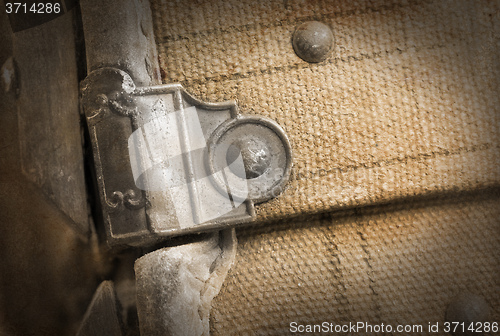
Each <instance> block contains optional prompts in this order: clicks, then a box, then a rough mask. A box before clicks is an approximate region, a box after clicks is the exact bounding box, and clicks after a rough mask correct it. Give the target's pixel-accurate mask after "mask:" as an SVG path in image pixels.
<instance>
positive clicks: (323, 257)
mask: <svg viewBox="0 0 500 336" xmlns="http://www.w3.org/2000/svg"><path fill="white" fill-rule="evenodd" d="M499 219H500V193H499V192H498V190H496V192H494V193H490V194H474V195H471V196H468V197H465V198H462V199H456V198H452V199H441V200H433V201H432V202H429V201H425V202H414V203H411V204H407V203H406V204H401V205H392V206H382V207H376V208H365V209H362V210H356V211H355V212H354V211H352V212H351V213H350V214H343V215H342V216H338V215H337V216H331V217H330V216H324V217H323V218H316V219H313V220H311V219H303V220H298V221H293V222H290V221H284V222H281V223H278V224H274V225H271V226H268V227H260V228H246V229H242V230H240V231H239V232H238V239H239V246H238V255H237V257H236V264H235V266H234V267H233V269H232V270H231V271H230V272H229V275H228V277H227V278H226V282H225V284H224V286H223V288H222V290H221V292H220V294H219V296H217V297H216V298H215V299H214V302H213V303H212V313H211V331H212V332H211V334H212V335H289V334H291V333H290V323H291V322H293V321H295V322H297V323H299V324H304V325H305V324H321V323H322V322H324V321H327V322H331V323H336V324H341V325H343V324H348V323H349V322H352V323H357V322H367V323H370V324H372V325H375V324H378V325H380V324H381V323H384V324H385V325H387V324H390V325H392V326H393V327H394V328H396V326H397V325H406V324H408V325H422V326H424V329H423V331H424V332H423V333H407V335H417V334H418V335H420V334H424V335H429V334H430V335H436V334H432V333H429V332H428V330H427V329H426V328H428V325H429V323H432V324H435V323H436V322H439V323H440V325H441V328H440V333H438V334H439V335H444V334H446V333H444V332H443V328H442V326H443V322H444V318H445V311H446V308H447V306H448V304H449V303H450V301H452V299H453V298H454V297H455V296H456V295H458V294H460V293H461V292H462V291H469V292H471V293H474V294H475V295H479V296H482V297H483V298H485V299H486V300H487V302H488V304H489V305H490V307H491V309H492V312H493V313H492V315H491V317H490V318H491V321H497V322H498V321H499V320H500V254H499V251H500V220H499ZM360 334H361V335H364V334H367V333H363V332H361V333H360ZM368 334H369V333H368ZM373 334H377V335H380V334H381V333H373ZM388 334H389V335H403V334H404V333H397V332H395V330H394V331H393V333H388ZM490 335H498V333H491V334H490Z"/></svg>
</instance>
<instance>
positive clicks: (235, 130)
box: [207, 115, 292, 203]
mask: <svg viewBox="0 0 500 336" xmlns="http://www.w3.org/2000/svg"><path fill="white" fill-rule="evenodd" d="M255 140H258V141H255ZM245 141H247V142H252V143H264V144H265V146H266V151H269V158H270V160H267V158H266V160H265V161H264V162H266V164H269V167H267V168H266V169H265V171H264V172H263V173H262V174H261V175H259V176H256V177H252V178H241V177H240V176H241V175H239V176H238V175H237V174H235V173H234V172H232V171H231V170H230V169H225V168H227V167H228V162H227V160H226V154H227V150H228V149H229V148H230V146H231V145H232V144H233V143H236V142H238V143H242V142H243V143H245ZM207 162H208V169H209V171H210V175H211V176H212V178H213V180H214V181H215V185H216V186H217V187H218V188H219V190H221V191H222V192H224V193H228V194H229V195H230V196H231V197H233V198H234V197H237V198H240V199H249V200H252V201H253V202H254V203H261V202H264V201H267V200H269V199H271V198H274V197H276V196H277V195H279V194H280V193H281V192H282V191H283V188H284V186H285V184H286V183H287V182H288V180H289V178H290V173H291V168H292V150H291V146H290V142H289V141H288V137H287V136H286V133H285V132H284V131H283V129H282V128H281V127H280V126H279V125H278V124H277V123H276V122H274V121H273V120H271V119H268V118H264V117H258V116H244V115H239V116H237V117H236V118H234V119H230V120H228V121H226V122H224V123H223V124H221V125H220V126H219V127H218V128H217V129H216V130H215V131H214V133H213V134H212V135H211V136H210V138H209V140H208V160H207ZM245 168H246V167H245ZM222 171H224V174H221V173H220V172H222ZM235 179H238V181H240V182H243V183H246V184H245V186H246V187H245V188H238V187H237V186H236V187H235V186H234V185H229V184H228V182H227V181H228V180H233V181H234V180H235ZM236 185H238V184H236ZM239 185H241V183H240V184H239ZM245 189H246V190H245Z"/></svg>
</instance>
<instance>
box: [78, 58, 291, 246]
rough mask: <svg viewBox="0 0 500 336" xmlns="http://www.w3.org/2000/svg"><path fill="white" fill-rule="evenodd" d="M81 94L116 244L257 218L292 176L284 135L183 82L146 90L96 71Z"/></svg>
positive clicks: (124, 77)
mask: <svg viewBox="0 0 500 336" xmlns="http://www.w3.org/2000/svg"><path fill="white" fill-rule="evenodd" d="M81 93H82V107H83V110H84V113H85V116H86V119H87V124H88V128H89V134H90V140H91V144H92V150H93V156H94V166H95V173H96V178H97V185H98V190H99V196H100V205H101V208H102V213H103V217H104V223H105V228H106V234H107V239H108V244H110V245H116V244H127V245H132V246H142V245H145V244H152V243H154V242H157V241H159V240H161V239H162V238H164V237H169V236H174V235H181V234H186V233H192V232H201V231H207V230H212V229H222V228H226V227H231V226H234V225H237V224H241V223H246V222H250V221H252V220H253V219H255V209H254V204H255V203H260V202H264V201H266V200H269V199H271V198H273V197H276V196H277V195H278V194H279V193H280V192H281V191H282V190H283V187H284V185H285V184H286V182H287V181H288V179H289V177H290V171H291V165H292V153H291V147H290V143H289V141H288V138H287V136H286V134H285V132H284V131H283V129H282V128H281V127H280V126H279V125H277V124H276V123H275V122H274V121H272V120H270V119H267V118H263V117H257V116H248V115H241V114H240V113H239V112H238V107H237V105H236V103H235V102H233V101H228V102H223V103H206V102H202V101H200V100H198V99H196V98H195V97H193V96H191V95H190V94H189V93H187V92H186V91H185V90H184V89H183V87H182V86H181V85H179V84H167V85H158V86H150V87H136V85H135V84H134V81H133V80H132V78H131V77H130V76H129V75H128V74H127V73H126V72H124V71H122V70H119V69H115V68H101V69H98V70H95V71H93V72H91V73H90V74H89V76H88V77H87V78H86V79H85V80H84V81H83V83H82V88H81Z"/></svg>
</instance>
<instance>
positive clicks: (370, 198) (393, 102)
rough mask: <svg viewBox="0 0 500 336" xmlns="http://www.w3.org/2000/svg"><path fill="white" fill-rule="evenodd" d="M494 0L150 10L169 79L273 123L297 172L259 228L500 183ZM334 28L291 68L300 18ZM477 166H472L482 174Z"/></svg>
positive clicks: (158, 4) (499, 30)
mask: <svg viewBox="0 0 500 336" xmlns="http://www.w3.org/2000/svg"><path fill="white" fill-rule="evenodd" d="M499 7H500V4H499V2H498V1H488V0H485V1H381V0H377V1H363V0H359V1H343V0H342V1H340V0H339V1H319V0H318V1H299V0H290V1H285V2H282V1H265V2H259V1H254V0H247V1H236V0H234V1H216V0H213V1H200V2H173V1H172V2H163V1H159V0H157V1H152V11H153V18H154V20H155V34H156V39H157V44H158V51H159V58H160V65H161V68H162V73H163V80H164V82H181V83H182V84H183V85H184V87H185V88H186V89H187V90H188V91H190V92H192V93H193V94H195V95H197V96H198V97H200V98H202V99H205V100H209V101H223V100H227V99H236V100H237V101H238V103H239V106H240V110H241V111H242V113H246V114H258V115H263V116H266V117H270V118H271V119H274V120H275V121H277V122H278V123H279V124H280V125H281V126H282V127H283V128H284V129H285V131H286V133H287V134H288V136H289V137H290V140H291V142H292V147H293V150H294V154H295V159H294V172H293V176H292V181H291V182H290V183H289V186H288V189H287V190H286V191H285V193H284V194H283V195H281V196H280V197H278V198H276V199H274V200H272V201H270V202H267V203H265V204H263V205H261V206H259V207H258V209H257V211H258V216H259V219H261V220H264V219H276V218H282V217H284V216H290V215H296V214H301V213H304V212H307V213H314V212H319V211H330V210H335V209H340V208H343V207H346V206H359V205H363V204H373V203H374V202H384V201H387V200H391V199H395V198H398V197H402V196H411V195H422V194H426V193H429V192H441V191H446V190H467V189H474V188H477V187H484V186H489V185H495V184H498V182H499V181H500V168H499V167H500V165H499V163H500V162H499V157H500V150H499V147H498V145H499V142H498V129H499V128H500V113H499V106H500V104H499V95H498V86H499V78H500V77H499V70H500V68H499V51H498V50H499V49H500V48H499V46H500V43H499V36H500V25H499V24H498V22H499V14H498V9H499ZM311 19H317V20H320V21H322V22H324V23H326V24H328V25H330V26H331V27H332V30H333V33H334V36H335V39H336V47H335V50H334V52H333V54H332V56H331V57H330V58H329V59H328V60H327V61H325V62H323V63H319V64H309V63H306V62H304V61H302V60H301V59H299V58H298V57H297V56H296V55H295V53H294V51H293V48H292V45H291V36H292V33H293V31H294V29H295V27H296V26H297V25H298V24H299V23H300V22H303V21H306V20H311ZM478 162H480V163H481V164H479V165H478V164H477V163H478Z"/></svg>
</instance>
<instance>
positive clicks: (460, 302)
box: [446, 292, 490, 335]
mask: <svg viewBox="0 0 500 336" xmlns="http://www.w3.org/2000/svg"><path fill="white" fill-rule="evenodd" d="M489 315H490V307H489V306H488V303H487V302H486V300H484V299H483V298H482V297H480V296H478V295H475V294H472V293H469V292H464V293H461V294H460V295H458V296H456V297H455V298H454V299H453V300H452V301H451V302H450V304H449V306H448V308H447V310H446V321H447V322H458V323H463V324H464V325H465V326H466V328H465V330H461V329H460V330H458V331H457V330H456V331H455V332H454V333H453V335H481V334H480V333H479V334H478V333H474V332H471V331H470V330H467V327H468V326H470V325H471V323H477V322H487V321H488V318H489Z"/></svg>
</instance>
